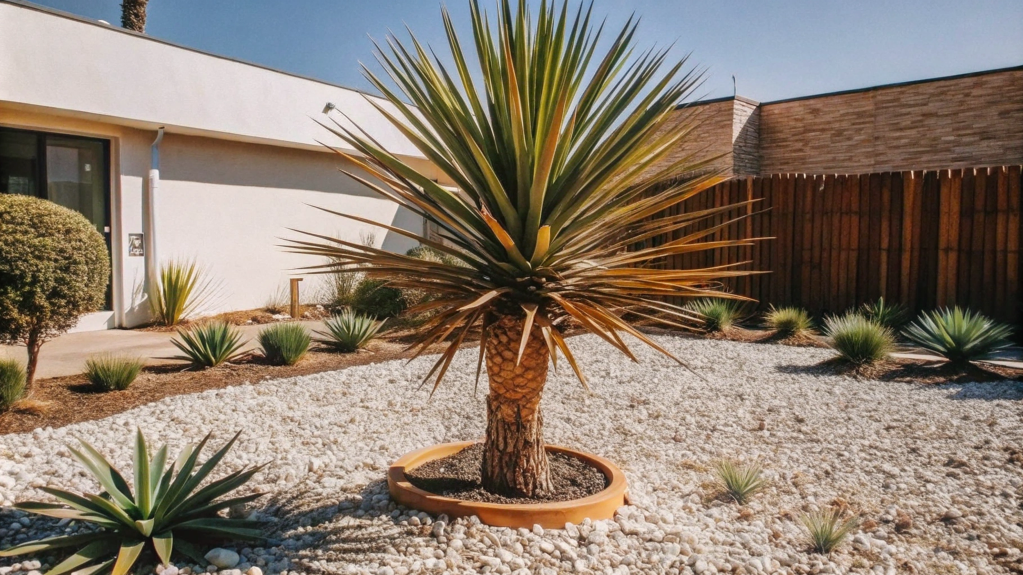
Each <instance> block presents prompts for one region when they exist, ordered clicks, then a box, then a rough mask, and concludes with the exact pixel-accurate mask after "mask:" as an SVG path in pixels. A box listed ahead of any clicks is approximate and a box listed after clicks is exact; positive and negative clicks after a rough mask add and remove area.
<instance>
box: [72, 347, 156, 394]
mask: <svg viewBox="0 0 1023 575" xmlns="http://www.w3.org/2000/svg"><path fill="white" fill-rule="evenodd" d="M144 365H145V364H144V362H143V361H142V359H140V358H138V357H128V356H121V355H112V354H102V355H97V356H93V357H90V358H89V359H87V360H85V378H86V379H88V380H89V382H90V383H92V384H93V385H94V386H96V387H98V388H99V389H102V390H104V391H114V390H125V389H128V386H129V385H131V384H132V382H133V381H135V378H136V377H138V375H139V372H140V371H142V367H143V366H144Z"/></svg>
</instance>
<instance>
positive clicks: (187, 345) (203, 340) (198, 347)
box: [171, 321, 245, 368]
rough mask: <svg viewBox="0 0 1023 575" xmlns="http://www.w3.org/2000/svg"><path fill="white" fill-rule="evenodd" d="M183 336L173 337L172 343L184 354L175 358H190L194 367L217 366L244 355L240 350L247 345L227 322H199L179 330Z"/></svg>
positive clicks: (238, 332)
mask: <svg viewBox="0 0 1023 575" xmlns="http://www.w3.org/2000/svg"><path fill="white" fill-rule="evenodd" d="M178 336H179V337H180V338H181V340H180V341H179V340H178V339H172V340H171V343H173V344H174V346H175V347H177V348H178V349H180V350H181V352H182V353H183V354H184V355H179V356H177V357H175V359H184V360H188V361H189V362H190V363H191V364H192V367H197V368H204V367H216V366H218V365H220V364H222V363H224V362H228V361H232V360H234V359H237V358H238V357H240V356H242V355H243V354H242V353H241V352H240V351H239V350H240V349H241V348H242V347H244V346H245V342H243V341H242V334H241V332H240V331H238V330H237V329H235V328H233V327H231V326H230V325H229V324H228V323H227V322H223V321H214V322H209V323H203V324H199V325H197V326H195V327H193V328H192V329H190V330H187V331H178Z"/></svg>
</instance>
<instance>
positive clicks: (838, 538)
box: [800, 509, 859, 555]
mask: <svg viewBox="0 0 1023 575" xmlns="http://www.w3.org/2000/svg"><path fill="white" fill-rule="evenodd" d="M800 522H801V523H802V524H803V527H804V528H806V532H807V535H809V537H810V547H811V548H812V549H813V550H814V551H816V552H817V553H822V554H825V555H826V554H828V553H831V552H832V551H833V550H834V549H835V548H836V547H838V546H839V545H841V544H842V542H843V541H845V539H846V538H847V537H849V534H850V533H852V532H853V531H855V530H856V528H857V527H859V521H858V520H857V519H856V518H855V517H850V518H848V519H843V518H842V512H841V511H840V510H838V509H832V510H821V511H815V512H813V513H807V514H804V515H803V516H802V517H800Z"/></svg>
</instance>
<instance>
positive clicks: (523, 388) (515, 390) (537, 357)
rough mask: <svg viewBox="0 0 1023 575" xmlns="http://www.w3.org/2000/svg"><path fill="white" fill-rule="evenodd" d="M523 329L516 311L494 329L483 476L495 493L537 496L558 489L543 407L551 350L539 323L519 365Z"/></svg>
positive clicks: (489, 346) (489, 353)
mask: <svg viewBox="0 0 1023 575" xmlns="http://www.w3.org/2000/svg"><path fill="white" fill-rule="evenodd" d="M522 328H523V320H522V318H520V317H515V316H512V315H504V316H501V317H500V318H499V319H498V320H497V321H495V322H494V323H492V324H491V325H490V328H489V329H490V336H489V337H488V338H487V344H486V361H487V375H488V376H489V378H490V393H489V394H488V395H487V436H486V440H485V444H484V451H483V469H482V480H483V487H484V488H486V489H487V490H488V491H490V492H492V493H498V494H501V495H505V496H510V497H537V496H540V495H544V494H548V493H550V492H552V491H553V486H552V484H551V474H550V466H549V464H548V462H547V452H546V451H545V450H544V442H543V414H542V413H541V412H540V399H541V397H542V395H543V388H544V384H545V383H546V382H547V362H548V360H549V359H550V354H549V352H548V350H547V345H546V343H545V342H544V339H543V335H542V334H541V333H540V329H539V328H537V327H536V326H535V325H534V326H533V329H532V332H531V333H530V337H529V342H528V343H527V344H526V349H525V351H524V352H523V353H522V361H521V362H518V363H517V364H516V358H517V357H518V352H519V342H520V340H521V338H522Z"/></svg>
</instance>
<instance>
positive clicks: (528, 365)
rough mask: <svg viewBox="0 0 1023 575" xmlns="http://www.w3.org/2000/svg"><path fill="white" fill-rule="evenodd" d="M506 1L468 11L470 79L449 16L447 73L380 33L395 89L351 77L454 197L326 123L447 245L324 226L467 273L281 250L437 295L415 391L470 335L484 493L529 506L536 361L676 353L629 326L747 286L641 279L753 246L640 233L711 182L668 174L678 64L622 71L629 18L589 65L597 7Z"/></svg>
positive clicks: (378, 257) (684, 129)
mask: <svg viewBox="0 0 1023 575" xmlns="http://www.w3.org/2000/svg"><path fill="white" fill-rule="evenodd" d="M514 4H515V2H514V0H499V2H498V7H497V11H498V12H497V15H496V18H495V21H494V22H493V25H491V22H492V21H491V20H490V18H489V16H488V15H487V14H486V13H485V12H484V11H482V10H481V9H480V7H479V5H478V3H477V2H476V1H475V0H473V1H472V2H471V5H470V12H471V16H472V33H473V44H474V46H475V52H476V54H475V56H476V59H477V60H478V65H479V69H478V70H476V71H472V70H471V69H470V63H469V60H468V59H467V58H466V56H465V55H464V51H463V48H462V43H461V39H460V38H459V37H458V35H457V34H456V32H455V29H454V27H453V25H452V23H451V19H450V17H449V15H448V13H447V12H446V11H444V12H443V19H444V25H445V29H446V31H447V40H448V43H449V47H450V51H451V61H452V62H453V68H452V69H450V70H449V69H448V68H447V67H446V66H444V65H443V64H442V63H440V61H439V60H437V59H436V58H431V55H430V54H431V51H430V50H429V49H428V48H426V47H424V46H422V45H421V44H420V43H419V42H418V41H416V39H415V37H414V36H413V37H412V39H411V41H410V42H411V43H410V45H405V44H402V43H401V42H399V41H397V40H395V39H394V38H388V40H387V47H388V48H387V50H386V51H385V50H383V49H380V47H379V46H378V53H377V56H378V60H379V61H380V63H381V65H382V66H383V68H384V69H385V70H386V72H387V74H388V76H389V77H390V80H392V81H393V83H394V84H395V85H397V89H393V88H392V87H391V85H389V84H388V82H386V81H385V80H384V79H383V78H381V77H380V76H378V75H376V74H374V73H372V72H370V71H369V70H368V69H366V70H365V73H366V75H367V77H368V78H369V80H370V81H371V82H372V83H373V85H374V86H375V87H376V88H377V89H378V90H379V91H380V92H381V93H382V94H383V95H384V97H385V98H386V100H387V101H388V103H389V105H381V104H380V103H378V102H377V101H374V100H372V99H370V100H369V101H370V103H372V104H373V105H374V106H375V107H376V108H377V110H379V112H380V113H381V114H383V115H384V116H385V117H386V118H387V119H388V120H389V121H390V122H391V123H392V124H393V125H394V126H395V127H396V128H397V129H398V130H400V131H401V132H402V133H403V134H404V135H405V136H406V137H407V138H408V139H409V140H410V141H411V142H412V143H413V144H415V146H416V147H417V148H418V149H419V151H420V152H422V154H423V155H424V156H426V157H427V158H428V159H429V160H430V161H431V162H432V163H433V164H434V165H435V166H436V167H437V168H439V169H440V170H441V171H442V172H443V173H444V174H445V176H446V177H447V178H450V180H451V181H452V182H453V183H454V188H457V189H452V188H451V187H445V186H441V185H439V184H437V183H435V182H434V181H433V180H432V179H431V177H430V176H429V175H427V174H424V173H422V172H421V171H419V170H417V169H416V168H414V167H413V166H412V165H410V164H409V163H407V162H405V161H404V160H402V159H400V158H398V157H396V156H395V155H393V154H391V153H390V152H388V151H387V150H386V149H384V148H383V147H382V146H381V145H380V144H379V143H378V142H377V141H376V140H374V139H373V137H372V136H370V135H369V134H368V133H366V132H364V131H362V130H360V129H359V128H358V127H353V125H354V124H352V123H349V122H350V120H349V121H348V122H345V123H341V122H335V124H334V125H333V126H328V128H329V129H331V130H332V131H333V132H334V134H336V135H337V136H338V137H339V138H340V139H341V140H343V141H344V142H345V143H347V145H348V146H350V147H351V148H353V149H354V150H356V151H357V153H351V152H348V151H343V150H338V149H335V151H336V152H337V153H338V154H340V155H341V156H343V157H344V158H345V159H346V160H347V161H348V162H350V163H351V165H354V166H357V167H358V168H361V170H356V169H348V168H344V169H342V171H343V172H344V173H345V174H347V175H348V176H349V177H351V178H353V179H354V180H356V181H358V182H361V183H362V184H364V185H365V186H367V187H368V188H370V189H372V190H374V191H376V192H377V193H379V194H380V195H381V196H383V197H385V198H389V199H391V200H393V201H394V202H396V203H398V204H400V205H401V206H404V207H405V208H407V209H409V210H411V211H413V212H414V213H416V214H419V215H420V216H422V217H424V218H425V219H426V220H428V221H429V222H432V223H433V224H436V226H437V228H439V229H440V230H441V232H440V235H441V238H442V239H441V240H440V241H437V238H433V239H431V238H427V237H422V236H420V235H418V234H415V233H412V232H409V231H406V230H403V229H399V228H396V227H392V226H388V225H384V224H377V223H375V222H373V221H371V220H368V219H366V218H362V217H358V216H354V215H346V214H338V215H343V216H345V217H347V218H350V219H352V220H355V221H358V222H362V223H364V224H371V225H379V226H380V227H382V228H385V229H387V230H388V231H390V232H392V233H395V234H398V235H402V236H405V237H409V238H413V239H415V240H418V241H419V242H420V243H422V244H424V245H426V246H429V247H431V248H433V249H435V250H437V251H439V252H441V253H444V254H447V255H449V256H451V257H452V258H456V259H457V260H459V261H461V262H464V264H465V265H464V266H458V265H451V264H450V263H445V262H442V261H424V260H421V259H416V258H413V257H410V256H406V255H402V254H397V253H390V252H387V251H384V250H380V249H376V248H373V247H370V246H365V245H361V244H359V243H356V242H349V241H345V240H340V239H336V238H332V237H330V236H326V235H319V234H313V233H309V232H303V233H306V234H307V235H308V236H311V237H310V238H309V239H307V240H292V241H291V242H290V244H289V246H288V247H289V249H290V250H292V251H294V252H298V253H303V254H309V255H317V256H326V257H328V258H330V261H331V262H332V263H331V264H327V265H325V266H322V267H321V268H319V270H316V271H323V272H329V271H331V269H333V270H336V269H337V265H336V264H337V262H342V263H343V264H346V265H349V269H351V270H352V271H357V272H358V273H364V274H366V275H367V276H368V277H371V278H372V277H376V278H384V279H387V280H388V281H389V282H390V285H392V286H395V287H400V288H412V289H419V290H426V291H429V292H433V293H436V294H438V297H436V298H435V299H432V300H430V301H428V302H426V303H424V304H422V305H421V306H417V308H413V309H410V310H409V311H410V312H413V313H415V312H419V311H427V310H433V311H434V312H435V315H434V316H433V317H432V319H431V320H430V321H429V322H428V323H427V324H425V325H424V326H423V328H422V331H421V333H420V334H419V338H418V342H417V344H416V345H417V346H418V353H422V352H423V351H424V350H425V349H427V348H428V347H429V346H431V345H433V344H436V343H439V342H446V343H447V348H446V351H444V353H442V354H441V356H440V358H439V359H438V360H437V362H436V364H435V365H434V366H433V369H431V370H430V372H429V373H428V374H427V375H426V377H425V378H424V383H426V382H428V381H430V380H431V378H432V380H433V384H434V385H433V389H436V387H437V385H439V384H440V382H441V380H442V378H443V377H444V374H445V372H446V371H447V369H448V367H449V365H450V364H451V361H452V359H453V357H454V355H455V352H456V351H457V350H458V348H459V346H460V345H461V343H462V342H463V340H464V339H465V338H466V335H467V334H469V333H470V331H471V330H472V329H473V328H474V327H476V326H480V327H481V328H482V338H481V342H480V359H479V363H478V367H477V375H476V379H477V385H478V383H479V372H480V366H482V364H483V360H484V358H485V359H486V366H487V374H488V376H489V383H490V391H489V394H488V395H487V429H486V440H485V450H484V456H483V469H482V480H483V484H484V487H485V488H486V489H488V490H489V491H492V492H495V493H500V494H506V495H513V496H520V497H521V496H524V497H534V496H537V495H540V494H544V493H547V492H550V491H551V490H552V485H551V480H550V473H549V468H548V460H547V454H546V451H545V449H544V440H543V417H542V414H541V411H540V399H541V395H542V393H543V390H544V384H545V382H546V380H547V369H548V363H549V362H551V361H552V360H553V363H554V366H555V368H556V367H557V354H558V353H559V352H560V353H561V354H563V355H564V357H565V359H566V360H567V362H568V364H569V365H570V366H571V367H572V369H573V370H574V371H575V373H576V375H577V376H578V378H579V380H580V381H581V382H582V383H583V385H586V379H585V378H584V376H583V374H582V372H581V371H580V369H579V365H578V364H577V362H576V360H575V358H574V357H573V355H572V352H571V350H570V349H569V346H568V345H567V343H566V340H565V337H564V335H563V331H564V328H565V326H566V325H567V324H573V325H576V326H578V327H580V328H583V329H585V330H588V331H590V332H592V333H594V334H596V335H598V336H599V337H601V338H603V339H604V340H606V341H607V342H608V343H610V344H611V345H613V346H615V347H616V348H618V349H620V350H621V351H622V352H624V353H625V354H626V355H627V356H628V357H630V358H631V359H633V360H635V359H636V358H635V356H634V355H633V354H632V352H631V351H630V350H629V348H628V347H627V345H626V341H625V339H623V337H622V334H630V335H631V336H633V337H635V338H637V339H639V340H641V341H643V342H645V343H646V344H648V345H650V346H652V347H654V348H655V349H657V350H659V351H661V352H663V353H664V354H666V355H669V356H670V355H671V354H670V353H668V352H667V351H666V350H664V349H663V348H661V346H659V345H658V344H657V343H656V342H655V341H653V340H652V339H650V338H648V337H647V336H646V335H644V334H643V333H642V332H640V331H638V330H637V329H636V328H634V327H633V326H631V325H629V324H628V323H626V321H624V320H623V319H622V315H623V313H624V312H625V311H628V312H630V313H633V314H635V315H636V316H637V317H644V318H651V319H657V320H660V321H662V322H664V323H666V324H669V325H676V326H685V325H688V320H691V319H692V315H693V312H689V311H687V310H685V309H683V308H682V307H680V306H675V305H670V304H668V303H664V301H663V296H702V295H718V292H717V291H715V288H717V287H719V286H718V284H717V283H716V282H717V280H719V279H720V278H723V277H729V276H735V275H739V274H743V273H748V272H743V271H740V270H737V269H735V266H734V265H727V266H721V267H715V268H710V269H687V270H675V269H657V267H655V265H656V264H658V263H659V262H662V261H663V260H664V259H665V258H668V257H670V256H674V255H679V254H684V253H689V252H694V251H699V250H707V249H721V248H727V247H734V246H739V245H748V244H745V243H742V242H740V241H738V240H717V241H701V240H707V238H708V236H710V235H712V234H713V233H714V232H715V231H717V230H720V229H721V228H722V227H723V226H724V225H725V224H722V225H720V226H711V227H709V229H705V230H701V231H691V230H692V229H693V228H692V226H693V225H694V224H695V223H697V222H700V221H702V220H704V219H706V218H708V217H714V216H721V215H723V214H726V213H727V212H728V211H729V210H730V209H734V208H735V207H737V206H734V205H733V206H722V207H719V208H715V209H712V210H707V211H703V212H700V213H681V214H678V215H673V216H671V217H667V218H661V219H657V220H653V221H651V217H652V216H654V215H656V214H658V213H659V212H661V211H662V210H664V209H665V208H667V207H669V206H673V205H675V204H678V203H679V202H680V201H682V200H684V199H686V198H688V197H690V196H692V195H694V194H696V193H698V192H699V191H701V190H703V189H705V188H706V187H708V186H710V185H712V184H713V183H715V182H717V181H718V180H719V179H720V178H719V177H718V175H717V174H716V173H715V172H714V171H713V170H711V169H709V165H710V160H712V159H707V160H703V161H697V160H696V159H695V158H693V157H686V158H682V159H678V160H673V161H670V162H665V161H664V159H665V156H666V154H667V153H668V152H670V151H672V150H675V149H677V147H678V145H679V144H680V143H681V142H682V141H683V140H684V139H685V138H686V137H687V135H688V134H689V132H690V129H691V126H688V125H682V126H673V127H672V129H663V128H664V126H665V120H666V119H667V118H668V116H669V114H671V112H672V111H673V110H674V109H675V108H676V107H677V106H678V105H679V104H680V102H682V101H683V99H684V98H685V97H686V95H687V94H689V93H690V91H691V90H692V89H693V88H694V87H695V86H696V85H698V83H699V82H700V74H699V73H697V72H694V71H692V70H689V71H684V70H683V68H684V66H685V63H684V62H685V61H684V60H683V61H681V62H678V63H675V64H671V65H666V59H667V51H666V50H663V51H654V50H650V51H647V52H644V53H643V54H641V55H639V56H638V57H636V58H633V47H632V45H633V40H634V38H635V35H636V23H635V22H634V21H633V20H631V19H630V20H629V22H628V23H626V24H625V26H624V27H623V28H622V29H621V31H620V32H619V33H618V34H617V36H616V37H615V38H614V39H613V40H612V41H611V42H610V45H609V47H608V48H607V50H606V52H603V51H601V52H598V41H599V39H600V37H601V30H603V25H601V26H600V27H599V28H598V29H596V30H594V29H593V27H592V26H591V12H592V6H591V7H589V8H583V7H580V8H579V10H578V11H572V12H569V11H568V10H567V7H565V8H562V9H561V10H556V9H555V7H554V6H553V5H549V4H548V3H547V2H546V1H545V2H543V3H542V4H541V6H540V9H539V11H538V12H536V13H535V14H531V13H530V11H529V9H528V7H527V6H526V4H525V1H524V0H519V1H518V3H517V6H516V5H514ZM534 19H535V23H534ZM480 82H482V83H480ZM342 112H343V111H342ZM325 125H326V124H325ZM742 205H745V204H742ZM334 213H336V212H334ZM687 228H688V229H687ZM679 231H682V232H680V233H678V234H676V237H677V238H678V239H674V240H671V241H668V242H666V243H662V244H661V245H658V246H656V247H646V248H639V249H631V250H630V249H629V248H631V247H634V246H635V245H636V244H637V243H642V242H644V241H645V240H648V239H650V238H653V237H655V236H659V235H661V234H664V233H669V234H670V233H675V232H679ZM680 363H681V362H680Z"/></svg>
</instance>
